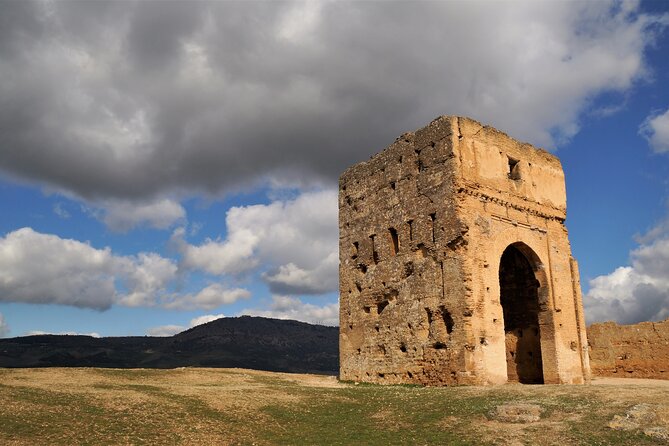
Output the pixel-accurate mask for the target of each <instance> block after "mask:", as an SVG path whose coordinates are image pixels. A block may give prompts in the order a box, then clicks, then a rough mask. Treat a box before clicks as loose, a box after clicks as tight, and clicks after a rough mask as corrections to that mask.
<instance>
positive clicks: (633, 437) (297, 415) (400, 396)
mask: <svg viewBox="0 0 669 446" xmlns="http://www.w3.org/2000/svg"><path fill="white" fill-rule="evenodd" d="M519 403H520V404H525V405H527V404H529V405H532V406H533V407H534V408H535V409H536V408H538V409H539V412H540V413H541V415H540V419H539V420H538V421H535V422H526V423H513V422H508V421H506V420H504V419H500V418H499V417H496V416H494V413H495V408H496V407H498V406H504V405H508V404H512V405H513V404H519ZM642 403H643V404H642ZM639 404H642V406H638V405H639ZM639 407H641V408H642V409H643V410H642V411H641V412H643V414H641V415H639V413H641V412H639V410H637V411H636V412H634V410H636V409H635V408H637V409H638V408H639ZM512 408H513V407H512ZM616 415H618V416H619V417H618V418H616V420H617V424H616V423H614V424H616V425H619V426H622V427H625V428H626V429H627V430H614V429H612V428H610V427H609V423H610V422H611V421H612V420H613V419H614V417H615V416H616ZM668 427H669V382H667V381H649V380H623V379H617V380H616V379H605V380H596V381H595V383H594V384H593V385H590V386H552V385H550V386H549V385H546V386H523V385H506V386H498V387H483V388H481V387H479V388H473V387H450V388H424V387H415V386H375V385H363V384H360V385H356V384H354V383H339V382H337V380H336V379H335V378H334V377H325V376H316V375H291V374H282V373H269V372H257V371H251V370H239V369H191V368H186V369H177V370H145V369H139V370H117V369H84V368H80V369H62V368H54V369H16V370H10V369H0V444H3V445H36V444H44V445H72V444H90V445H98V444H114V445H117V444H150V445H154V444H258V445H266V444H300V445H304V444H380V445H386V444H509V445H521V444H546V445H551V444H554V445H567V444H591V445H598V444H601V445H603V444H621V445H623V444H624V445H632V444H634V445H645V444H667V443H669V441H668V440H663V438H664V436H665V435H666V436H667V438H668V439H669V433H668V432H669V430H668V429H667V428H668ZM644 430H645V431H646V433H644Z"/></svg>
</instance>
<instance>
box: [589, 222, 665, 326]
mask: <svg viewBox="0 0 669 446" xmlns="http://www.w3.org/2000/svg"><path fill="white" fill-rule="evenodd" d="M667 227H669V226H667V225H666V224H662V225H659V226H658V228H656V229H662V228H665V229H666V228H667ZM649 234H651V236H646V237H642V238H641V239H640V240H642V243H641V245H640V246H639V247H638V248H637V249H635V250H634V251H632V252H631V255H630V257H631V262H630V263H631V264H630V265H629V266H623V267H619V268H617V269H616V270H615V271H613V272H612V273H610V274H608V275H604V276H599V277H596V278H594V279H592V280H591V281H590V290H589V291H588V293H587V294H586V295H585V296H584V299H583V304H584V306H585V315H586V318H587V319H588V321H589V322H600V321H607V320H613V321H616V322H618V323H622V324H633V323H636V322H641V321H658V320H663V319H666V318H668V317H669V232H666V231H665V230H652V231H651V232H650V233H649Z"/></svg>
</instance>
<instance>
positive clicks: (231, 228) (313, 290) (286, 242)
mask: <svg viewBox="0 0 669 446" xmlns="http://www.w3.org/2000/svg"><path fill="white" fill-rule="evenodd" d="M337 221H338V220H337V192H336V191H335V190H332V189H328V190H322V191H316V192H305V193H302V194H300V195H299V196H297V197H296V198H293V199H289V200H276V201H274V202H272V203H270V204H267V205H253V206H241V207H233V208H231V209H230V210H229V211H228V213H227V216H226V229H227V237H226V239H225V240H207V241H206V242H205V243H203V244H202V245H199V246H193V245H190V244H188V243H187V242H186V241H185V240H184V239H183V236H184V232H183V230H179V231H176V232H175V235H174V237H173V242H174V243H175V244H176V246H178V249H179V250H180V251H181V254H182V256H183V257H182V264H183V266H184V267H186V268H190V269H199V270H203V271H206V272H208V273H210V274H219V275H223V274H233V275H234V274H239V273H242V272H245V271H249V270H252V269H254V268H259V267H262V268H267V269H268V270H269V271H267V272H266V273H265V274H264V275H263V277H264V278H265V280H266V281H267V283H268V284H269V286H270V289H271V290H272V291H273V292H277V293H283V294H286V293H299V294H320V293H325V292H329V291H335V290H336V289H337V283H338V282H337V277H338V272H337V265H338V245H337V243H338V238H337V234H338V232H337V231H338V227H337Z"/></svg>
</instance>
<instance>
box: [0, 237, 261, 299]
mask: <svg viewBox="0 0 669 446" xmlns="http://www.w3.org/2000/svg"><path fill="white" fill-rule="evenodd" d="M177 278H178V267H177V265H176V262H175V261H174V260H172V259H168V258H164V257H161V256H160V255H158V254H156V253H139V254H137V255H132V256H118V255H114V254H113V253H112V252H111V250H110V249H109V248H104V249H97V248H94V247H92V246H90V245H89V244H87V243H82V242H80V241H77V240H71V239H63V238H60V237H58V236H56V235H52V234H42V233H39V232H36V231H34V230H33V229H31V228H22V229H18V230H16V231H13V232H10V233H8V234H7V235H6V236H5V237H2V238H0V301H4V302H23V303H34V304H60V305H71V306H75V307H82V308H93V309H97V310H106V309H108V308H109V307H111V306H112V305H114V304H118V305H124V306H130V307H137V306H147V307H151V306H162V307H165V308H174V309H184V308H188V309H193V308H204V309H213V308H215V307H217V306H219V305H225V304H230V303H233V302H235V301H237V300H239V299H245V298H248V297H249V296H250V293H249V292H248V291H247V290H244V289H241V288H234V289H227V288H225V287H223V286H222V285H220V284H212V285H209V286H207V287H205V288H204V289H202V290H200V291H198V292H195V293H188V294H179V293H176V292H174V291H173V290H172V288H173V285H174V283H175V281H176V280H177Z"/></svg>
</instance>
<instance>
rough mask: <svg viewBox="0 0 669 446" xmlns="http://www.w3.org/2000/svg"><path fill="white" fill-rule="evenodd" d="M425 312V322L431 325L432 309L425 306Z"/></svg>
mask: <svg viewBox="0 0 669 446" xmlns="http://www.w3.org/2000/svg"><path fill="white" fill-rule="evenodd" d="M425 312H426V313H427V323H428V325H432V310H430V309H429V308H426V309H425Z"/></svg>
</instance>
